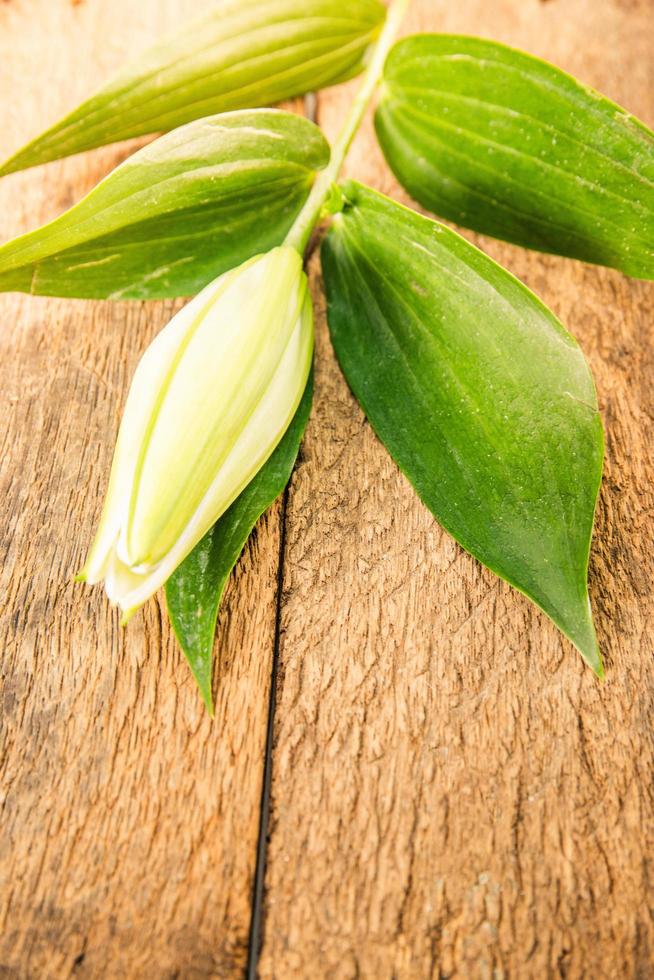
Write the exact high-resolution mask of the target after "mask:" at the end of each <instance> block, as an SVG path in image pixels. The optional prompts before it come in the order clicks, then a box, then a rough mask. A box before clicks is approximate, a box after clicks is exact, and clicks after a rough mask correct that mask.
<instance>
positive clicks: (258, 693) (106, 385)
mask: <svg viewBox="0 0 654 980" xmlns="http://www.w3.org/2000/svg"><path fill="white" fill-rule="evenodd" d="M196 6H197V5H196V4H195V3H193V2H192V0H166V2H161V0H140V2H139V3H138V4H133V3H131V2H130V0H112V3H104V2H95V0H85V2H84V3H82V4H80V5H79V6H78V7H75V8H74V9H73V8H72V6H71V4H70V2H69V0H47V2H45V3H42V2H41V0H11V2H9V3H0V106H1V108H0V112H1V123H0V125H1V129H2V137H1V138H0V142H1V151H0V152H1V154H2V155H3V156H4V155H5V154H7V153H8V152H10V151H11V150H13V149H14V148H16V147H17V146H18V145H19V144H20V143H21V142H22V141H23V140H24V139H25V138H27V137H28V136H30V135H32V134H33V133H35V132H37V131H38V130H39V128H40V127H42V126H44V125H46V124H47V123H48V122H49V121H52V120H54V119H56V118H57V117H58V115H59V114H60V113H62V112H63V111H64V110H65V109H67V108H69V107H71V106H72V105H74V103H75V101H76V100H78V99H80V98H81V97H82V96H83V94H85V93H87V92H88V91H89V90H90V89H91V88H92V87H94V86H96V85H97V84H98V83H99V82H100V81H102V80H104V78H105V77H106V76H107V75H108V74H109V72H110V71H111V70H113V68H114V67H116V66H117V65H119V64H121V63H122V62H123V60H124V59H125V56H126V54H128V53H131V51H135V50H138V48H139V47H141V46H142V45H143V44H144V43H146V42H149V40H150V39H151V38H152V37H154V36H155V35H156V34H158V33H159V32H160V31H161V30H163V29H165V28H166V27H169V26H171V25H172V24H173V23H175V21H176V18H178V17H181V16H182V15H188V14H189V13H190V12H191V11H192V10H194V9H196ZM125 153H126V150H125V148H120V149H115V148H114V149H106V150H102V151H99V152H97V153H93V154H88V155H85V156H82V157H78V158H71V159H69V160H66V161H64V162H62V163H56V164H52V165H50V166H48V167H44V168H40V169H37V170H32V171H29V172H27V173H25V174H20V175H16V176H13V177H8V178H6V179H5V180H3V181H2V182H0V215H2V219H1V222H2V228H1V232H0V234H1V235H2V237H3V239H4V238H6V237H9V236H11V235H14V234H17V233H18V232H20V231H23V230H27V229H28V228H32V227H35V226H36V225H37V224H38V223H39V222H41V221H43V220H45V219H47V218H49V217H52V216H53V215H55V214H56V213H58V212H60V211H61V210H62V209H63V208H65V207H67V206H69V205H70V204H71V203H72V202H73V201H74V200H77V199H79V197H81V195H82V194H83V193H84V192H86V190H88V189H90V187H91V186H93V185H94V184H95V183H96V182H97V180H98V179H99V178H100V177H102V176H104V174H105V173H106V172H108V170H109V169H110V168H111V167H113V166H114V165H115V164H116V163H117V162H118V161H119V160H120V159H121V157H122V156H124V155H125ZM173 309H174V307H173V305H172V304H169V303H150V304H145V303H132V304H128V303H122V304H116V305H111V304H109V303H106V304H103V303H89V302H63V301H58V300H43V299H36V298H29V297H19V296H2V297H0V345H1V353H0V388H1V390H2V395H3V426H2V458H3V466H2V469H3V477H2V496H1V498H0V499H1V501H2V503H1V507H2V530H3V564H2V579H1V581H2V585H1V595H2V648H3V666H2V674H3V695H2V702H1V705H0V711H1V714H2V719H1V724H2V736H1V737H2V759H1V762H0V778H1V781H2V787H3V796H2V802H1V804H0V806H1V809H0V838H1V844H0V865H1V866H2V880H1V883H0V976H2V977H7V978H12V980H14V978H16V980H18V978H20V980H23V978H25V980H35V978H39V980H40V978H51V977H52V978H59V977H69V976H72V975H75V976H76V977H77V976H79V977H144V978H145V977H172V976H179V977H209V976H211V977H214V976H217V977H231V976H239V975H241V973H242V971H243V968H244V966H245V962H246V957H247V946H248V937H249V929H250V919H251V894H252V881H253V874H254V866H255V860H256V843H257V836H258V829H259V812H260V801H261V785H262V773H263V757H264V749H265V740H266V724H267V716H268V696H269V683H270V672H271V658H272V652H273V641H274V624H275V610H276V592H277V566H278V556H279V522H280V511H279V509H278V508H275V509H274V510H273V511H272V512H271V514H270V516H269V517H268V519H267V520H266V521H265V523H264V524H263V525H262V526H261V527H260V529H259V533H258V534H257V535H256V537H255V538H254V539H253V541H252V542H251V544H250V546H249V549H248V552H247V555H246V557H245V559H244V560H243V561H242V562H241V563H240V565H239V569H238V572H237V574H236V577H235V581H233V582H232V583H231V585H230V586H229V588H228V594H227V598H226V602H225V605H224V607H223V612H222V615H221V625H220V633H221V643H220V648H219V650H220V692H221V696H220V697H219V698H218V699H217V716H216V721H215V723H214V724H213V725H212V724H211V722H210V720H209V718H208V717H207V715H206V713H205V711H204V708H203V706H202V703H201V701H200V699H199V697H198V694H197V691H196V690H195V687H194V684H193V682H192V680H191V677H190V673H189V671H188V668H187V666H186V664H185V662H184V660H183V657H182V656H181V654H180V652H179V650H178V649H177V647H176V644H175V643H174V642H173V640H172V638H171V635H170V631H169V629H168V626H167V622H166V614H165V610H164V607H163V598H162V599H161V600H160V601H158V602H152V603H149V604H148V606H147V608H146V609H145V610H144V611H143V612H142V613H139V614H138V615H137V617H136V618H135V619H134V621H133V622H132V623H130V626H129V627H128V628H127V630H121V629H120V627H119V625H118V615H117V612H116V611H115V610H110V609H109V607H108V604H107V602H106V600H105V598H104V597H103V595H102V594H101V592H100V590H94V591H91V590H88V589H85V588H84V587H82V586H79V585H74V584H73V581H72V579H73V575H74V574H75V572H76V571H77V569H78V568H79V567H80V565H81V563H82V561H83V558H84V553H85V549H86V548H87V546H88V544H89V541H90V539H91V535H92V533H93V531H94V528H95V525H96V522H97V520H98V516H99V511H100V506H101V502H102V496H103V494H104V490H105V487H106V480H107V476H108V469H109V465H110V460H111V453H112V446H113V442H114V439H115V434H116V430H117V426H118V421H119V417H120V410H121V406H122V403H123V401H124V397H125V394H126V390H127V385H128V383H129V380H130V378H131V375H132V373H133V370H134V367H135V364H136V361H137V358H138V356H139V355H140V353H141V352H142V351H143V349H144V348H145V347H146V345H147V344H148V342H149V341H150V340H151V339H152V337H153V336H154V335H155V333H156V332H157V331H158V330H159V329H160V328H161V327H162V326H163V324H164V323H165V322H166V321H167V320H168V319H169V317H170V315H171V313H172V311H173ZM5 399H6V400H5Z"/></svg>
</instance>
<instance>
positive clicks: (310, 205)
mask: <svg viewBox="0 0 654 980" xmlns="http://www.w3.org/2000/svg"><path fill="white" fill-rule="evenodd" d="M410 2H411V0H392V3H391V5H390V8H389V11H388V14H387V16H386V22H385V24H384V28H383V30H382V32H381V34H380V35H379V40H378V41H377V44H376V45H375V48H374V51H373V55H372V58H371V59H370V64H369V65H368V68H367V70H366V73H365V76H364V79H363V84H362V86H361V88H360V89H359V91H358V93H357V95H356V98H355V100H354V102H353V103H352V106H351V108H350V111H349V113H348V115H347V119H346V120H345V124H344V126H343V128H342V130H341V132H340V134H339V136H338V139H337V140H336V142H335V143H334V146H333V148H332V155H331V158H330V161H329V163H328V165H327V167H326V168H325V169H324V170H322V171H321V172H320V174H319V175H318V177H317V179H316V182H315V184H314V185H313V188H312V190H311V193H310V194H309V197H308V198H307V201H306V203H305V205H304V207H303V208H302V210H301V211H300V213H299V214H298V216H297V218H296V219H295V222H294V224H293V227H292V228H291V230H290V231H289V233H288V235H287V236H286V240H285V242H284V244H285V245H291V246H292V247H293V248H296V249H297V250H298V252H300V254H304V251H305V249H306V247H307V245H308V243H309V239H310V237H311V232H312V231H313V229H314V228H315V226H316V224H317V223H318V221H319V220H320V215H321V212H322V209H323V205H324V203H325V201H326V200H327V198H328V197H329V192H330V189H331V186H332V184H333V183H334V181H335V180H336V179H337V178H338V175H339V174H340V172H341V167H342V166H343V163H344V162H345V157H346V156H347V152H348V150H349V149H350V146H351V144H352V140H353V139H354V137H355V135H356V133H357V130H358V129H359V126H360V125H361V122H362V120H363V117H364V115H365V111H366V109H367V108H368V103H369V102H370V100H371V98H372V97H373V95H374V92H375V89H376V88H377V85H378V83H379V80H380V78H381V74H382V71H383V70H384V62H385V61H386V56H387V55H388V52H389V51H390V49H391V47H392V46H393V43H394V41H395V38H396V36H397V32H398V29H399V27H400V24H401V22H402V19H403V17H404V15H405V13H406V11H407V8H408V6H409V3H410Z"/></svg>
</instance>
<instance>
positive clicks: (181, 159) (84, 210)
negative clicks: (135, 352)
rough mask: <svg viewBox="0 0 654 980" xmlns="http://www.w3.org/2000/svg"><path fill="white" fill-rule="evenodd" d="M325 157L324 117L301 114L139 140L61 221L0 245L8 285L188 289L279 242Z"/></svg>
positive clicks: (247, 115)
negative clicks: (320, 121)
mask: <svg viewBox="0 0 654 980" xmlns="http://www.w3.org/2000/svg"><path fill="white" fill-rule="evenodd" d="M328 160H329V146H328V144H327V142H326V140H325V138H324V136H323V135H322V133H321V131H320V130H319V129H318V127H317V126H314V125H313V123H310V122H309V121H308V120H307V119H304V118H302V117H301V116H296V115H293V114H292V113H287V112H279V111H275V110H273V109H255V110H252V111H250V112H233V113H227V114H225V115H219V116H212V117H210V118H207V119H200V120H197V121H196V122H193V123H189V124H188V125H187V126H184V127H182V128H180V129H177V130H175V131H174V132H172V133H169V134H168V135H166V136H162V137H161V138H160V139H158V140H155V142H154V143H151V144H150V145H149V146H146V147H144V148H143V149H142V150H139V152H138V153H135V154H134V155H133V156H131V157H130V158H129V159H128V160H126V161H125V163H123V164H121V165H120V166H119V167H117V168H116V170H114V171H113V173H111V174H109V176H108V177H107V178H105V180H103V181H102V182H101V183H100V184H98V186H97V187H96V188H95V189H94V190H93V191H91V193H90V194H89V195H88V196H87V197H85V198H84V199H83V200H82V201H80V202H79V204H76V205H75V207H73V208H71V209H70V210H69V211H67V212H65V213H64V214H63V215H61V216H60V217H59V218H57V219H56V220H55V221H52V222H50V224H47V225H45V226H44V227H42V228H39V229H37V230H36V231H32V232H29V233H28V234H27V235H23V236H22V237H20V238H16V239H14V240H13V241H10V242H8V243H7V244H6V245H4V246H2V247H0V290H12V289H13V290H21V291H23V292H31V293H36V294H40V295H50V296H52V295H58V296H79V297H87V298H96V299H107V298H108V299H156V298H161V297H167V296H190V295H192V294H194V293H197V292H198V291H199V290H200V289H202V287H203V286H205V285H206V284H207V283H208V282H211V281H212V279H215V277H216V276H218V275H219V274H220V273H222V272H225V271H226V270H227V269H231V268H234V267H235V266H237V265H239V264H240V263H241V262H244V261H245V260H246V259H248V258H250V257H251V256H253V255H256V254H258V253H261V252H266V251H268V249H270V248H272V247H273V246H275V245H279V244H280V243H281V242H282V241H283V240H284V238H285V236H286V233H287V232H288V230H289V228H290V227H291V225H292V223H293V221H294V219H295V217H296V215H297V213H298V211H299V210H300V208H301V207H302V204H303V203H304V201H305V200H306V198H307V195H308V193H309V190H310V188H311V185H312V183H313V180H314V178H315V174H316V171H317V170H320V169H322V168H323V167H324V166H325V165H326V164H327V162H328Z"/></svg>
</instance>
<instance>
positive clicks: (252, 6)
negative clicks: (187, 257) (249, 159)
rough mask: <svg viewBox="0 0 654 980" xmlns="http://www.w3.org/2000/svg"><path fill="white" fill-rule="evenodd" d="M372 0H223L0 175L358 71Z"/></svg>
mask: <svg viewBox="0 0 654 980" xmlns="http://www.w3.org/2000/svg"><path fill="white" fill-rule="evenodd" d="M384 15H385V8H384V7H383V5H382V4H381V3H379V0H348V2H347V3H346V4H344V3H343V2H342V0H221V2H219V3H217V4H216V5H215V7H213V8H212V10H211V12H210V13H208V14H207V15H206V16H204V17H203V18H202V19H201V20H198V21H195V22H193V23H192V24H189V25H187V26H185V27H182V28H180V29H179V30H177V31H176V33H175V34H174V35H173V36H172V37H170V38H169V39H168V40H166V41H164V42H163V43H160V44H158V45H157V46H156V47H154V48H152V49H150V50H149V51H147V52H145V53H144V54H142V55H141V57H140V58H138V59H137V60H136V61H134V62H132V63H131V64H130V65H128V66H127V67H126V68H125V69H124V70H123V71H122V72H121V73H120V74H119V75H118V76H117V77H116V78H115V79H114V80H113V81H112V82H110V83H109V84H108V85H106V86H105V87H104V88H102V89H101V90H100V91H99V92H97V93H96V94H95V95H94V96H92V97H91V98H90V99H88V100H87V101H86V102H84V103H82V105H81V106H79V107H78V108H77V109H75V110H74V112H71V113H70V114H69V115H68V116H66V117H65V118H64V119H62V120H61V121H60V122H58V123H57V124H56V125H55V126H53V127H52V128H51V129H48V130H47V131H46V132H44V133H42V134H41V135H40V136H38V137H37V138H36V139H35V140H33V141H32V142H31V143H29V144H28V145H27V146H25V147H24V148H23V149H22V150H20V151H19V152H18V153H16V154H15V155H14V156H13V157H11V158H10V159H9V160H7V162H6V163H5V164H4V166H2V167H0V176H2V175H3V174H8V173H12V172H13V171H15V170H23V169H24V168H25V167H33V166H35V165H36V164H39V163H46V162H47V161H48V160H56V159H58V158H60V157H65V156H69V155H70V154H72V153H79V152H80V151H81V150H89V149H92V148H93V147H96V146H103V145H104V144H105V143H114V142H116V141H118V140H125V139H129V138H131V137H134V136H141V135H143V134H145V133H158V132H167V131H168V130H171V129H174V128H175V127H176V126H180V125H181V124H182V123H187V122H190V121H191V120H192V119H199V118H200V117H201V116H208V115H212V114H213V113H216V112H226V111H228V110H233V109H249V108H254V107H256V106H265V105H271V104H272V103H275V102H280V101H282V100H283V99H289V98H292V97H293V96H296V95H302V94H303V93H304V92H307V91H311V90H317V89H319V88H324V87H325V86H326V85H333V84H335V83H336V82H341V81H344V80H345V79H346V78H349V77H351V76H352V75H354V74H356V73H357V72H358V71H359V70H360V69H361V67H362V62H363V57H364V55H365V52H366V49H367V47H368V45H369V44H370V42H371V41H373V40H374V39H375V37H376V36H377V33H378V32H379V28H380V25H381V23H382V22H383V20H384Z"/></svg>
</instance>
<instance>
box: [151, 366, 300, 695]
mask: <svg viewBox="0 0 654 980" xmlns="http://www.w3.org/2000/svg"><path fill="white" fill-rule="evenodd" d="M312 395H313V378H312V376H310V377H309V381H308V382H307V387H306V389H305V392H304V395H303V397H302V401H301V402H300V405H299V408H298V410H297V412H296V413H295V416H294V418H293V421H292V422H291V424H290V426H289V428H288V429H287V431H286V434H285V436H284V438H283V439H282V441H281V442H280V444H279V445H278V447H277V449H276V450H275V452H274V453H273V454H272V456H271V457H270V459H269V460H268V462H267V463H266V464H265V465H264V466H263V467H262V469H260V470H259V472H258V473H257V475H256V476H255V478H254V479H253V480H252V482H251V483H250V484H249V485H248V486H247V487H246V488H245V490H244V491H243V492H242V493H241V495H240V496H239V497H238V498H237V499H236V500H235V501H234V503H233V504H232V506H231V507H230V508H229V510H227V511H226V512H225V513H224V514H223V516H222V517H221V518H220V520H219V521H218V522H217V523H216V524H215V525H214V526H213V528H212V529H211V531H209V533H208V534H206V535H205V537H204V538H203V539H202V541H200V543H199V544H198V545H196V547H195V548H194V549H193V551H192V552H191V554H190V555H189V556H188V558H186V559H185V561H183V562H182V564H181V565H180V566H179V568H177V570H176V571H175V572H174V573H173V575H172V576H171V578H169V579H168V582H167V583H166V601H167V604H168V615H169V616H170V621H171V623H172V625H173V629H174V630H175V634H176V636H177V638H178V640H179V642H180V644H181V647H182V649H183V651H184V653H185V655H186V658H187V660H188V662H189V665H190V667H191V670H192V671H193V676H194V677H195V679H196V681H197V683H198V686H199V688H200V692H201V694H202V697H203V699H204V702H205V704H206V706H207V708H208V709H209V711H210V712H211V714H213V701H212V697H211V667H212V653H213V641H214V633H215V631H216V620H217V617H218V610H219V608H220V603H221V600H222V597H223V592H224V590H225V585H226V583H227V579H228V578H229V573H230V572H231V570H232V568H233V567H234V565H235V564H236V562H237V560H238V557H239V555H240V554H241V552H242V550H243V547H244V546H245V543H246V542H247V539H248V538H249V536H250V533H251V531H252V528H253V527H254V525H255V524H256V523H257V521H258V520H259V518H260V517H261V515H262V514H263V513H264V511H266V510H267V509H268V508H269V507H270V506H271V504H273V503H274V501H275V500H276V499H277V497H279V495H280V494H281V493H282V491H283V490H284V487H285V486H286V484H287V483H288V481H289V479H290V477H291V473H292V471H293V466H294V465H295V460H296V459H297V454H298V451H299V448H300V443H301V441H302V436H303V434H304V429H305V427H306V424H307V420H308V418H309V412H310V411H311V399H312Z"/></svg>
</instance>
